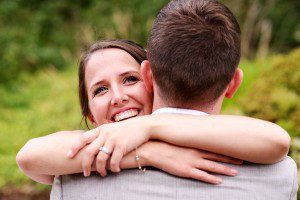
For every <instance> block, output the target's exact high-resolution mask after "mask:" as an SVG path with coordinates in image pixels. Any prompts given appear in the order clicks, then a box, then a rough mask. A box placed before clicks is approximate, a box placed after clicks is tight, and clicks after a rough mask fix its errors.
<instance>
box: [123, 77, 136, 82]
mask: <svg viewBox="0 0 300 200" xmlns="http://www.w3.org/2000/svg"><path fill="white" fill-rule="evenodd" d="M138 80H139V79H138V78H137V77H135V76H128V77H127V78H125V79H124V83H135V82H137V81H138Z"/></svg>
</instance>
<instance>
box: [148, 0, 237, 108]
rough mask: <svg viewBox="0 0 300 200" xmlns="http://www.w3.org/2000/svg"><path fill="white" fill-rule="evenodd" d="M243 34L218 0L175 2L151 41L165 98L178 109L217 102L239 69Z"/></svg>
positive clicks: (158, 20) (151, 56)
mask: <svg viewBox="0 0 300 200" xmlns="http://www.w3.org/2000/svg"><path fill="white" fill-rule="evenodd" d="M240 34H241V31H240V27H239V24H238V22H237V20H236V19H235V17H234V15H233V14H232V13H231V11H230V10H229V9H228V8H227V7H226V6H224V5H223V4H221V3H219V2H217V1H212V0H173V1H171V2H170V3H169V4H168V5H167V6H165V7H164V8H163V9H162V10H161V11H160V12H159V14H158V16H157V18H156V20H155V21H154V24H153V27H152V30H151V34H150V37H149V40H148V52H147V55H148V59H149V61H150V64H151V68H152V72H153V76H154V80H155V82H156V84H157V85H158V87H159V91H160V95H161V97H162V98H163V99H164V100H165V101H167V102H169V103H172V104H173V105H174V106H175V105H177V106H180V105H182V104H187V103H194V102H206V103H209V102H212V101H214V100H215V99H217V98H218V97H219V96H220V95H221V94H222V93H223V92H224V89H225V88H226V86H227V85H228V84H229V82H230V81H231V79H232V78H233V75H234V72H235V70H236V68H237V66H238V63H239V60H240Z"/></svg>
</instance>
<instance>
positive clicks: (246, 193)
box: [51, 157, 298, 200]
mask: <svg viewBox="0 0 300 200" xmlns="http://www.w3.org/2000/svg"><path fill="white" fill-rule="evenodd" d="M233 167H234V168H236V169H237V170H238V171H239V174H238V175H237V176H236V177H225V176H222V179H223V183H222V184H221V185H217V186H216V185H210V184H206V183H203V182H200V181H197V180H190V179H183V178H178V177H175V176H172V175H169V174H166V173H164V172H162V171H159V170H148V171H146V172H145V173H142V172H140V171H138V170H123V171H122V172H121V173H119V174H109V175H108V176H107V177H105V178H102V177H101V176H100V175H99V174H96V173H94V174H92V175H91V176H90V177H87V178H85V177H83V175H82V174H76V175H67V176H60V177H58V178H56V179H55V181H54V184H53V188H52V192H51V199H52V200H61V199H64V200H73V199H78V200H80V199H108V200H112V199H133V200H134V199H143V200H147V199H151V200H156V199H205V200H208V199H243V200H247V199H249V200H250V199H251V200H253V199H272V200H277V199H278V200H285V199H289V200H290V199H293V200H294V199H296V195H297V194H296V193H297V189H298V184H297V167H296V164H295V162H294V161H293V160H292V159H291V158H290V157H286V158H285V159H284V160H283V161H281V162H279V163H276V164H274V165H256V164H251V163H245V164H243V165H242V166H233Z"/></svg>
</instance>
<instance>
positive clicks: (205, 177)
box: [190, 168, 222, 185]
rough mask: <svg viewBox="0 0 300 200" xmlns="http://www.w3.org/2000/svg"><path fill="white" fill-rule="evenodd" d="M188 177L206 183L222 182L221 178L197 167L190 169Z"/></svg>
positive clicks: (215, 183)
mask: <svg viewBox="0 0 300 200" xmlns="http://www.w3.org/2000/svg"><path fill="white" fill-rule="evenodd" d="M190 178H193V179H197V180H200V181H203V182H206V183H210V184H214V185H218V184H221V183H222V179H221V178H219V177H216V176H213V175H211V174H208V173H207V172H205V171H202V170H199V169H195V168H193V169H191V171H190Z"/></svg>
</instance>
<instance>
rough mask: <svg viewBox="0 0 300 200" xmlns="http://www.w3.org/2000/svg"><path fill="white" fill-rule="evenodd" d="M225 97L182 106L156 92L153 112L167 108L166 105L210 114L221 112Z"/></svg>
mask: <svg viewBox="0 0 300 200" xmlns="http://www.w3.org/2000/svg"><path fill="white" fill-rule="evenodd" d="M222 102H223V98H219V99H218V100H217V101H216V102H214V103H213V104H206V105H182V106H176V105H173V104H172V103H168V102H165V101H164V100H163V99H162V98H161V97H160V96H159V95H158V94H155V93H154V100H153V109H152V112H154V111H155V110H157V109H159V108H165V107H172V108H185V109H191V110H198V111H202V112H205V113H208V114H211V115H212V114H215V115H216V114H220V111H221V107H222Z"/></svg>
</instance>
